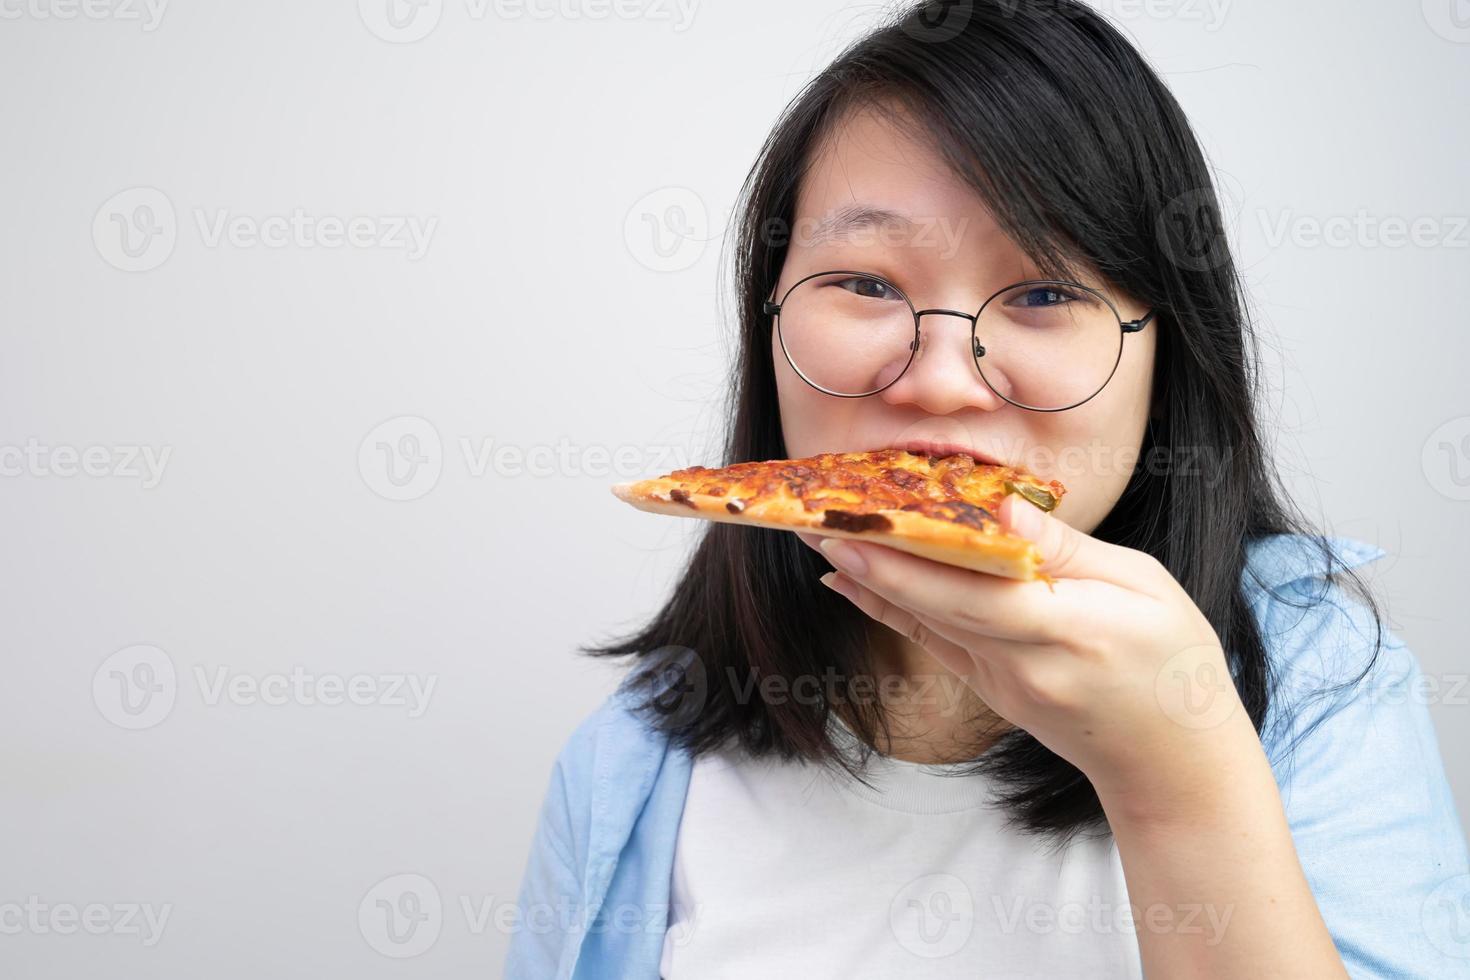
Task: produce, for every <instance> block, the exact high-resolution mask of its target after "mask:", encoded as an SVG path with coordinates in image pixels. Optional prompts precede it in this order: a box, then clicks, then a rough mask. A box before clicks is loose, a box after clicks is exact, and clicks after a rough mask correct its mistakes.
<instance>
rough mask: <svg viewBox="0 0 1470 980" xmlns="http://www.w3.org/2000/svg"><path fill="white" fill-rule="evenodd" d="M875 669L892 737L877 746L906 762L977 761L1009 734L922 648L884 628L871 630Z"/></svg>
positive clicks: (1001, 722)
mask: <svg viewBox="0 0 1470 980" xmlns="http://www.w3.org/2000/svg"><path fill="white" fill-rule="evenodd" d="M871 650H872V664H873V672H874V675H875V676H874V681H875V686H876V687H877V689H878V692H879V694H880V697H879V703H880V705H881V706H882V708H883V713H884V715H885V716H886V720H887V723H888V736H887V737H885V736H884V734H883V732H881V731H880V732H879V733H878V736H877V737H878V739H879V742H880V743H881V744H878V745H875V746H874V748H876V749H877V750H878V751H879V752H881V753H883V754H884V755H887V756H891V757H892V758H895V759H900V760H903V761H905V762H921V763H929V764H934V763H946V762H962V761H968V760H970V759H973V758H975V757H976V756H977V755H979V754H980V753H982V752H984V751H985V750H986V749H988V748H990V746H991V745H993V744H995V742H996V741H997V740H998V739H999V738H1000V736H1001V735H1003V734H1005V732H1007V731H1009V730H1010V728H1011V727H1012V726H1011V725H1010V723H1009V722H1007V721H1006V720H1005V719H1004V718H1001V717H1000V716H999V715H997V714H996V713H995V712H993V711H991V710H990V707H989V706H988V705H987V704H986V703H985V702H984V701H983V700H981V698H980V696H979V695H978V694H976V693H975V692H974V690H973V689H971V688H970V687H969V686H968V685H966V684H965V682H964V681H963V680H962V679H961V678H960V677H959V676H958V675H956V674H954V673H953V672H952V671H949V670H947V669H945V667H944V666H943V665H941V664H940V663H939V661H937V660H935V659H934V657H933V656H932V655H930V654H929V653H928V651H926V650H925V649H924V648H923V647H921V646H919V645H918V644H916V643H913V642H911V641H909V640H908V639H906V638H904V637H902V636H900V635H899V634H897V633H895V632H894V631H893V630H891V629H888V628H887V627H885V626H875V627H874V629H873V631H872V645H871Z"/></svg>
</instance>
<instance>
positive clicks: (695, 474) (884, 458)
mask: <svg viewBox="0 0 1470 980" xmlns="http://www.w3.org/2000/svg"><path fill="white" fill-rule="evenodd" d="M662 479H664V480H667V481H668V482H671V483H675V484H678V485H679V491H678V493H679V494H682V496H680V495H677V494H671V497H672V498H673V499H674V500H676V501H678V502H680V503H686V504H689V506H691V507H696V509H697V505H695V504H694V503H693V502H692V501H690V499H689V495H690V494H693V495H696V496H700V495H702V496H711V497H722V496H725V495H727V494H728V495H729V496H730V497H731V498H732V499H731V501H730V502H729V503H727V504H726V509H727V510H728V511H729V512H730V513H732V514H741V513H746V512H747V511H749V512H750V513H751V514H752V516H759V514H760V512H761V509H762V508H763V507H764V506H765V505H767V504H772V503H774V502H777V501H788V502H791V501H800V502H801V509H802V510H804V511H805V512H806V513H809V514H812V515H813V516H815V515H817V514H823V515H825V514H827V513H830V512H832V511H837V512H839V513H841V514H843V515H847V516H848V517H851V516H853V515H860V514H877V513H880V512H882V511H897V510H910V511H918V512H920V513H923V514H925V515H927V516H929V517H933V518H936V519H939V520H945V521H950V522H953V523H955V524H961V525H964V526H966V527H973V528H990V527H991V526H992V525H996V523H997V522H996V521H995V518H994V516H993V513H994V510H995V507H996V506H997V505H999V503H1000V501H1001V499H1002V498H1004V496H1005V495H1006V494H1007V493H1012V492H1014V493H1019V494H1021V495H1022V496H1023V497H1025V498H1026V499H1027V500H1029V501H1030V502H1031V503H1033V504H1035V505H1036V506H1038V507H1040V508H1042V509H1043V510H1051V509H1053V508H1054V507H1056V505H1057V502H1058V501H1059V500H1060V499H1061V496H1062V494H1063V493H1065V490H1064V489H1063V487H1062V485H1061V484H1060V483H1057V482H1056V481H1049V482H1046V483H1043V482H1042V481H1040V480H1038V479H1037V478H1036V477H1035V476H1033V475H1031V474H1030V473H1028V472H1026V471H1025V470H1022V469H1017V468H1015V467H1009V466H993V465H989V464H980V463H977V462H976V460H975V459H974V457H972V456H970V455H968V454H966V453H954V454H952V455H949V456H930V455H927V454H925V453H915V452H910V451H909V450H905V449H880V450H874V451H871V452H854V453H821V454H819V455H817V456H812V457H808V458H805V459H797V460H753V461H748V462H744V463H735V464H732V465H730V466H725V467H721V468H719V469H709V468H707V467H704V466H690V467H686V468H685V469H681V470H675V471H674V472H673V473H670V474H669V475H668V476H667V477H664V478H662ZM737 498H738V499H737ZM730 504H736V506H730ZM833 519H834V520H838V521H842V520H844V519H845V518H844V517H837V518H833ZM824 520H825V517H824ZM828 526H835V525H828Z"/></svg>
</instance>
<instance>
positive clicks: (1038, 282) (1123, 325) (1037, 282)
mask: <svg viewBox="0 0 1470 980" xmlns="http://www.w3.org/2000/svg"><path fill="white" fill-rule="evenodd" d="M822 276H857V277H860V278H863V279H869V280H872V281H873V282H879V283H882V284H883V285H885V286H887V287H888V288H889V289H891V290H893V291H894V292H895V293H897V294H898V295H899V296H900V297H902V298H903V302H904V305H905V306H907V307H908V308H909V312H910V313H912V314H913V316H914V339H913V340H912V341H911V342H910V343H909V359H908V361H907V362H905V364H904V366H903V370H902V371H899V372H898V374H896V375H894V376H893V380H892V381H889V382H888V384H885V385H883V386H882V387H881V388H874V389H873V390H872V391H865V392H863V393H861V394H850V393H848V392H842V391H833V390H831V389H830V388H824V387H822V386H821V385H819V384H817V383H816V382H815V381H813V380H812V379H811V378H809V377H807V376H806V373H805V372H804V371H802V369H801V368H800V367H799V366H798V365H797V363H796V359H795V358H794V357H792V356H791V351H790V349H788V348H787V346H786V337H785V335H784V334H783V333H782V332H781V308H782V307H783V306H785V305H786V300H787V299H789V298H790V296H791V294H792V293H793V292H795V291H796V289H797V288H798V287H799V286H801V285H802V284H803V283H806V282H810V281H811V280H813V279H819V278H821V277H822ZM1021 286H1066V287H1068V288H1070V289H1081V290H1085V291H1086V292H1088V293H1091V294H1092V295H1093V296H1096V297H1097V298H1098V299H1100V300H1102V301H1103V303H1105V304H1106V305H1107V307H1108V309H1109V310H1111V311H1112V312H1113V316H1114V317H1116V318H1117V320H1118V327H1119V329H1120V330H1121V331H1122V333H1123V335H1125V336H1126V335H1127V334H1130V333H1137V332H1138V331H1140V330H1142V329H1143V328H1144V327H1146V326H1148V324H1149V323H1150V322H1151V321H1152V320H1153V319H1154V315H1155V314H1156V313H1157V312H1158V311H1157V309H1150V310H1149V311H1148V312H1147V313H1145V314H1144V315H1143V316H1141V317H1139V318H1138V319H1136V320H1125V319H1123V314H1121V313H1119V312H1118V307H1117V306H1116V305H1115V304H1114V303H1113V301H1112V300H1111V299H1109V298H1108V297H1107V296H1106V295H1104V294H1103V293H1102V292H1101V291H1099V290H1097V289H1094V288H1092V287H1091V286H1084V285H1083V284H1082V283H1080V282H1070V281H1068V280H1066V279H1023V280H1021V281H1020V282H1013V283H1011V284H1010V285H1009V286H1004V287H1002V288H1000V289H997V290H996V291H995V292H993V293H991V294H990V296H988V297H987V298H986V300H985V302H983V303H981V304H980V310H979V311H978V312H976V313H974V314H970V313H962V312H960V311H959V310H946V309H942V308H934V309H928V310H917V309H915V308H914V304H913V301H912V300H910V299H909V296H908V293H905V292H904V291H903V290H902V289H900V288H898V286H896V285H894V284H893V283H891V282H889V281H888V280H887V279H884V278H883V277H882V276H879V275H875V274H873V273H871V272H858V271H855V270H852V269H832V270H829V271H827V272H814V273H812V274H811V275H809V276H804V277H802V278H801V279H798V280H797V281H796V282H794V283H792V284H791V287H790V288H789V289H787V290H786V292H784V293H782V294H781V301H780V302H779V303H773V302H771V301H770V300H766V301H765V303H763V304H762V307H761V309H762V311H763V312H764V313H765V314H766V315H768V316H772V317H775V320H776V337H777V339H778V340H779V341H780V342H781V353H783V354H785V355H786V363H787V364H790V365H791V370H793V371H795V372H796V375H797V377H799V378H801V380H802V381H805V382H806V383H807V384H809V385H811V386H812V387H813V388H815V389H817V390H818V391H820V392H822V393H823V394H824V395H831V396H832V397H834V398H868V397H870V396H872V395H876V394H878V393H879V392H880V391H884V390H886V389H888V388H889V387H891V386H892V385H894V384H895V383H896V382H897V381H898V379H899V378H901V377H903V376H904V375H905V374H907V373H908V369H909V367H910V365H912V364H913V363H914V355H916V354H917V353H918V352H919V331H920V320H921V318H923V317H925V316H928V315H930V314H936V315H940V316H957V317H960V318H961V319H964V320H969V321H970V353H971V356H972V357H973V359H974V361H975V369H976V370H977V371H979V372H980V380H981V381H984V382H985V387H987V388H989V389H990V390H991V391H993V392H995V394H996V397H998V398H1000V399H1002V400H1004V401H1005V402H1006V403H1007V404H1010V405H1014V406H1016V407H1017V408H1023V409H1025V410H1026V411H1028V412H1065V411H1067V410H1068V409H1072V408H1076V407H1077V406H1078V405H1082V404H1084V403H1086V402H1089V401H1091V400H1092V399H1094V398H1096V397H1097V396H1098V395H1099V394H1100V393H1101V392H1102V390H1103V389H1104V388H1106V387H1107V386H1108V382H1110V381H1112V380H1113V375H1115V374H1117V373H1118V365H1119V364H1120V363H1121V362H1122V360H1123V338H1122V337H1120V338H1119V340H1118V356H1117V357H1116V358H1114V360H1113V366H1112V368H1111V369H1110V370H1109V371H1108V376H1107V377H1106V378H1105V379H1103V383H1102V384H1100V385H1098V386H1097V390H1096V391H1094V392H1093V393H1092V394H1090V395H1088V396H1087V397H1086V398H1083V399H1082V400H1081V401H1076V402H1073V403H1072V404H1070V405H1064V406H1062V407H1061V408H1038V407H1036V406H1034V405H1027V404H1025V403H1023V402H1018V401H1016V400H1015V399H1013V398H1007V397H1006V396H1005V395H1004V394H1002V393H1001V392H1000V391H999V390H998V389H997V388H996V387H995V385H993V384H991V383H990V379H989V378H987V377H986V376H985V368H984V367H982V366H981V364H980V359H981V358H982V357H984V356H985V347H984V346H983V345H982V344H981V343H980V338H979V337H978V336H976V334H975V330H976V328H977V327H978V326H979V323H980V318H981V317H982V316H984V315H985V309H986V307H988V306H989V305H990V304H991V302H992V301H993V300H994V299H995V298H996V297H998V296H1000V295H1001V294H1003V293H1008V292H1011V291H1012V290H1014V289H1017V288H1019V287H1021Z"/></svg>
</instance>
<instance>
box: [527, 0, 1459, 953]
mask: <svg viewBox="0 0 1470 980" xmlns="http://www.w3.org/2000/svg"><path fill="white" fill-rule="evenodd" d="M1220 230H1221V225H1220V220H1219V210H1218V206H1217V203H1216V198H1215V193H1214V190H1213V187H1212V183H1211V178H1210V174H1209V172H1208V169H1207V167H1206V164H1205V161H1204V159H1203V157H1202V155H1201V153H1200V150H1199V147H1198V145H1197V143H1196V141H1195V139H1194V136H1193V135H1192V133H1191V131H1190V128H1189V126H1188V124H1187V122H1186V120H1185V118H1184V116H1183V115H1182V114H1181V112H1180V109H1179V107H1178V105H1177V104H1176V103H1175V101H1174V100H1173V98H1171V96H1170V95H1169V93H1168V91H1167V90H1166V89H1165V88H1164V86H1163V84H1162V83H1161V82H1160V80H1159V79H1158V78H1157V77H1156V76H1155V74H1154V73H1153V72H1152V71H1151V70H1150V69H1149V68H1148V66H1147V65H1146V64H1145V63H1144V61H1143V60H1142V58H1140V56H1139V55H1138V53H1137V52H1136V51H1134V50H1133V49H1132V48H1131V47H1130V45H1129V44H1128V43H1127V42H1126V41H1125V40H1124V39H1123V38H1122V37H1121V36H1120V35H1119V34H1118V32H1117V31H1115V30H1114V29H1113V28H1111V27H1110V26H1109V25H1108V24H1107V23H1106V22H1104V21H1103V20H1101V19H1100V18H1098V17H1097V16H1096V15H1094V14H1093V13H1091V12H1089V10H1088V9H1087V8H1085V7H1083V6H1081V5H1080V4H1074V3H1070V2H1063V0H1047V2H1042V0H1036V2H1033V3H1025V2H999V0H997V2H993V3H987V2H977V3H974V4H968V3H964V4H939V5H935V6H934V7H933V8H932V9H930V8H919V9H912V10H908V11H905V12H903V13H902V14H901V15H900V16H899V18H898V19H896V20H895V21H893V22H891V23H889V24H887V25H885V26H884V27H882V28H881V29H879V30H877V31H876V32H874V33H872V34H870V35H869V36H867V37H865V38H864V39H862V40H861V41H860V42H858V43H857V44H855V45H854V46H852V47H851V48H849V49H848V50H847V51H846V52H845V53H844V54H842V55H841V56H840V57H839V58H838V59H837V61H836V62H835V63H834V64H832V65H831V66H830V67H829V68H827V69H826V70H825V71H824V72H823V73H822V74H821V75H820V76H819V77H818V78H816V79H815V80H814V81H813V82H812V83H811V84H810V85H809V86H808V87H807V88H806V89H805V90H804V91H803V92H802V93H801V95H800V96H799V97H798V98H797V99H796V100H795V101H794V102H793V103H792V105H791V106H790V107H788V110H787V112H786V113H785V114H784V116H783V118H782V119H781V120H780V122H779V124H778V125H777V127H776V129H775V131H774V132H773V133H772V135H771V137H770V139H769V140H768V141H767V143H766V145H765V147H764V148H763V150H762V152H761V155H760V158H759V160H758V162H757V164H756V166H755V168H754V170H753V172H752V174H751V177H750V179H749V182H748V184H747V188H746V193H745V196H744V201H743V218H742V222H741V225H740V238H739V249H738V258H737V266H736V282H737V286H738V291H739V295H740V300H741V302H740V324H741V329H742V347H741V351H740V359H739V364H738V368H737V377H736V379H735V383H734V390H733V399H732V403H733V412H732V420H731V427H730V430H729V442H728V448H727V453H726V455H727V462H735V461H740V460H759V459H779V458H788V457H796V456H805V455H810V454H815V453H819V452H825V451H849V450H866V449H876V448H888V447H900V448H905V449H910V450H912V451H917V452H924V453H929V454H943V453H948V452H954V451H963V452H967V453H970V454H971V455H973V456H975V457H977V458H978V459H980V460H982V461H992V462H998V463H1003V464H1008V465H1020V466H1025V467H1026V468H1028V469H1030V470H1032V471H1033V472H1035V473H1036V474H1037V475H1038V476H1040V477H1041V478H1042V479H1058V480H1060V481H1061V482H1062V483H1063V484H1064V485H1065V486H1066V490H1067V492H1066V496H1065V497H1064V499H1063V501H1062V503H1061V504H1060V506H1059V507H1058V508H1057V509H1056V510H1055V511H1054V512H1052V513H1050V514H1047V513H1043V512H1042V511H1040V510H1038V509H1037V508H1035V507H1034V506H1032V505H1031V504H1029V503H1027V502H1025V501H1024V500H1022V499H1020V498H1019V497H1016V496H1011V497H1009V498H1007V500H1006V501H1005V503H1004V504H1003V505H1002V506H1001V507H1000V508H999V513H998V514H996V515H994V516H995V518H996V519H997V520H998V521H1000V522H1001V523H1002V524H1003V525H1005V526H1006V527H1007V528H1009V529H1010V530H1011V531H1013V532H1014V533H1017V534H1021V535H1024V536H1026V537H1028V538H1031V539H1033V540H1035V541H1037V542H1038V543H1039V546H1040V550H1041V552H1042V554H1043V555H1045V556H1046V557H1047V561H1046V566H1045V568H1046V570H1047V571H1048V572H1049V573H1050V575H1051V576H1052V577H1053V578H1054V579H1055V582H1054V584H1053V586H1051V587H1048V585H1047V584H1046V583H1043V582H1017V581H1011V580H1006V579H1000V578H996V577H993V576H987V575H983V574H979V573H974V572H969V571H965V570H960V569H956V568H952V567H949V566H945V565H940V564H937V563H934V562H929V561H926V560H923V559H919V558H915V557H913V556H909V555H906V554H903V553H900V552H897V551H894V550H891V549H887V548H883V547H880V546H876V545H871V544H860V543H852V542H838V541H834V540H819V539H817V538H815V537H799V536H797V535H793V534H789V533H784V532H779V531H764V530H757V529H752V528H748V527H733V526H729V525H722V524H714V525H708V526H705V527H704V528H703V529H702V530H703V537H702V539H701V541H700V544H699V547H698V549H697V550H696V552H695V553H694V555H693V557H692V558H691V559H690V561H689V565H688V568H687V570H686V573H685V574H684V575H683V576H682V577H681V579H680V580H679V584H678V585H677V587H676V588H675V590H674V594H673V595H672V597H671V598H670V599H669V601H668V603H667V605H665V606H664V608H663V609H662V611H661V612H660V613H659V614H658V615H657V616H656V617H655V618H654V619H653V621H652V622H650V623H649V624H647V626H646V627H645V628H643V629H641V630H639V631H638V632H637V634H636V635H634V636H631V637H628V638H626V639H625V640H622V641H620V642H616V643H612V644H608V645H606V646H603V647H600V648H597V649H596V650H594V651H593V652H596V653H600V654H605V655H621V656H630V657H632V658H633V664H634V666H633V669H631V670H630V671H629V673H628V676H627V679H626V680H625V681H624V683H623V684H622V685H621V687H620V688H619V690H618V692H617V694H615V695H614V696H613V697H612V698H611V699H609V701H608V702H607V703H606V704H605V705H604V706H603V707H602V708H601V709H600V710H599V711H598V712H597V713H596V714H595V715H594V716H592V717H591V718H590V719H588V721H587V722H586V723H585V724H584V725H582V726H581V728H579V729H578V731H577V732H576V733H575V734H574V735H573V736H572V738H571V740H570V742H569V743H568V744H567V745H566V747H565V749H564V750H563V752H562V754H561V756H560V758H559V759H558V762H557V765H556V770H555V773H554V776H553V779H552V782H551V788H550V791H549V793H548V795H547V797H546V801H545V804H544V807H543V810H542V816H541V823H540V826H539V829H538V831H537V833H536V837H535V840H534V842H533V845H532V853H531V857H530V861H529V864H528V867H527V871H526V877H525V880H524V883H523V885H522V892H521V895H520V902H519V908H520V912H521V918H520V919H519V920H518V922H517V923H516V925H515V929H514V937H513V941H512V949H511V954H510V961H509V964H508V967H509V975H510V976H512V977H560V978H566V977H576V978H594V977H598V978H601V977H609V978H611V977H619V978H627V977H636V978H656V977H662V978H664V980H685V978H690V977H694V978H700V980H708V978H713V977H740V978H745V977H762V978H767V980H769V978H775V977H801V978H809V977H843V978H856V977H881V978H896V977H924V978H948V977H985V976H996V977H999V976H1007V977H1010V976H1017V977H1019V976H1036V977H1048V978H1060V977H1088V978H1095V977H1139V976H1141V975H1143V974H1144V973H1147V974H1148V975H1149V976H1151V977H1160V978H1166V977H1191V978H1199V977H1232V978H1233V977H1293V978H1296V977H1333V976H1345V975H1348V974H1349V973H1351V974H1352V975H1353V976H1362V977H1366V976H1373V977H1388V976H1393V977H1426V978H1428V977H1436V978H1442V977H1449V976H1463V975H1470V970H1467V967H1470V932H1467V931H1466V930H1465V928H1464V924H1463V921H1459V920H1456V919H1455V918H1454V917H1455V916H1456V915H1461V916H1463V914H1464V913H1463V909H1464V908H1467V907H1470V905H1465V904H1462V903H1465V902H1466V901H1467V899H1470V873H1467V872H1470V868H1467V858H1466V848H1465V841H1464V838H1463V836H1462V833H1461V830H1460V825H1459V820H1458V816H1457V814H1456V812H1455V808H1454V804H1453V802H1452V799H1451V796H1450V792H1449V790H1448V787H1447V785H1446V781H1445V777H1444V772H1443V767H1442V763H1441V760H1440V757H1439V754H1438V749H1437V747H1436V743H1435V738H1434V732H1433V728H1432V726H1431V724H1430V721H1429V718H1428V715H1427V712H1426V709H1425V706H1424V704H1423V703H1422V699H1420V698H1416V697H1414V696H1412V694H1409V695H1408V696H1405V692H1406V691H1409V692H1412V691H1413V690H1415V689H1416V682H1417V681H1418V680H1419V671H1418V666H1417V664H1416V661H1415V658H1414V657H1413V655H1412V654H1411V653H1410V652H1409V651H1408V650H1407V649H1405V647H1404V646H1403V644H1402V643H1400V642H1399V641H1398V639H1397V638H1396V637H1394V636H1393V634H1392V633H1391V632H1388V631H1385V630H1383V629H1382V627H1381V626H1380V617H1379V615H1378V611H1377V609H1376V607H1375V605H1374V603H1373V601H1372V597H1371V596H1370V595H1368V594H1367V591H1366V590H1365V589H1363V587H1362V586H1363V583H1362V582H1361V580H1360V579H1359V578H1358V577H1357V575H1356V574H1355V573H1353V572H1352V571H1351V569H1352V568H1353V567H1354V566H1357V565H1361V564H1363V563H1364V562H1367V561H1370V560H1372V559H1374V558H1377V557H1379V556H1380V555H1382V554H1383V552H1382V551H1381V550H1379V549H1377V548H1374V547H1371V546H1369V545H1366V544H1363V543H1361V542H1357V541H1353V540H1350V539H1343V538H1334V537H1323V536H1319V535H1314V534H1310V533H1309V532H1307V531H1306V530H1305V528H1306V525H1305V523H1304V522H1303V521H1302V520H1301V519H1300V518H1299V517H1296V516H1293V511H1292V510H1291V508H1290V506H1289V504H1288V503H1287V502H1286V501H1285V500H1284V499H1283V495H1282V493H1281V492H1280V490H1279V489H1278V483H1277V481H1276V480H1275V478H1274V476H1273V475H1272V472H1271V470H1270V468H1269V464H1268V461H1267V454H1266V452H1265V450H1264V448H1263V444H1262V439H1261V433H1260V429H1259V427H1258V424H1257V422H1256V421H1255V419H1254V417H1253V397H1254V390H1253V386H1254V360H1253V358H1254V351H1253V346H1252V337H1251V335H1250V332H1249V327H1248V324H1247V322H1246V319H1245V317H1244V314H1243V311H1242V303H1241V297H1240V291H1239V283H1238V280H1237V276H1236V272H1235V269H1234V267H1233V265H1232V262H1231V258H1230V255H1229V251H1228V249H1227V248H1226V247H1225V246H1224V244H1223V241H1222V239H1221V237H1220ZM915 341H917V342H916V343H915ZM1350 591H1351V592H1354V593H1357V594H1358V595H1359V599H1353V598H1350V597H1349V592H1350ZM1359 600H1361V601H1359ZM1388 695H1396V696H1388Z"/></svg>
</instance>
